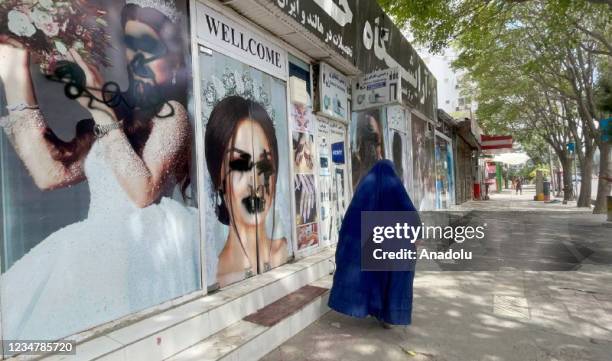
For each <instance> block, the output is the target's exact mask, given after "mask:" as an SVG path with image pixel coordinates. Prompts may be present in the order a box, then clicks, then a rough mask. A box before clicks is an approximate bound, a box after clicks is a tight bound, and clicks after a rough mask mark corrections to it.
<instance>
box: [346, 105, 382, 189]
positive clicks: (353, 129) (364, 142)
mask: <svg viewBox="0 0 612 361" xmlns="http://www.w3.org/2000/svg"><path fill="white" fill-rule="evenodd" d="M386 130H387V118H386V108H384V107H382V108H374V109H368V110H362V111H358V112H353V119H352V121H351V124H350V134H351V166H352V170H353V174H352V181H353V190H355V189H357V185H358V184H359V181H360V180H361V178H362V177H363V176H364V175H366V174H367V173H368V171H369V170H370V168H372V166H373V165H374V163H376V162H377V161H379V160H381V159H384V158H385V157H386V156H385V145H386V144H387V140H386V139H385V138H386V135H387V131H386Z"/></svg>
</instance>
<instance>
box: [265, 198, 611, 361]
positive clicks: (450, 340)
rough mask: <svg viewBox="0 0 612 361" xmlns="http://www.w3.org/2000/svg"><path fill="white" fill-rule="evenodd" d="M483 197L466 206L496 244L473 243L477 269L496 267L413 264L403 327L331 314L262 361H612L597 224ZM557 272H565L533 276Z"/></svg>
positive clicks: (558, 208) (591, 218)
mask: <svg viewBox="0 0 612 361" xmlns="http://www.w3.org/2000/svg"><path fill="white" fill-rule="evenodd" d="M491 198H492V199H491V200H490V201H481V202H469V203H468V204H467V205H466V206H465V209H468V210H469V209H473V210H476V211H477V213H479V214H482V215H483V217H486V218H487V221H488V222H490V223H492V226H493V227H497V228H494V229H496V232H493V233H494V234H496V235H499V236H498V237H497V239H493V240H490V241H489V242H488V243H486V244H482V245H481V246H480V249H481V250H484V251H483V252H482V253H483V254H482V255H481V258H482V259H484V261H483V262H486V261H487V259H491V260H495V262H493V261H491V262H490V263H483V264H484V265H486V266H487V267H489V268H485V269H484V271H480V270H478V271H453V268H452V267H450V268H449V267H448V265H444V264H438V265H435V266H436V267H438V268H429V267H418V268H417V269H418V270H417V276H416V278H415V288H414V311H413V324H412V325H411V326H409V327H395V328H393V329H391V330H385V329H383V328H381V327H380V326H379V325H378V323H377V322H376V320H374V319H372V318H368V319H353V318H350V317H346V316H344V315H341V314H338V313H336V312H334V311H331V312H329V313H327V314H326V315H325V316H324V317H322V318H321V319H319V320H318V321H317V322H315V323H314V324H312V325H311V326H309V327H308V328H306V329H305V330H304V331H302V332H301V333H299V334H298V335H296V336H295V337H293V338H292V339H290V340H289V341H287V342H286V343H284V344H283V345H281V346H280V347H279V348H277V349H276V350H274V351H273V352H271V353H270V354H268V355H267V356H266V357H265V358H264V360H266V361H280V360H291V361H302V360H304V361H306V360H347V361H349V360H350V361H357V360H376V361H385V360H414V361H420V360H440V361H455V360H456V361H472V360H474V361H514V360H516V361H531V360H538V361H539V360H550V361H552V360H555V361H570V360H572V361H573V360H576V361H578V360H580V361H591V360H592V361H610V360H612V262H611V261H610V258H611V257H612V240H610V239H609V237H607V236H606V235H609V234H610V232H609V228H606V227H605V226H603V225H602V223H603V222H604V220H605V217H603V216H599V215H592V214H590V210H588V209H577V208H576V207H575V204H574V205H572V204H568V205H563V204H560V203H558V204H546V203H543V202H534V201H532V199H533V191H530V189H529V188H528V189H527V190H526V191H524V192H523V196H520V195H518V196H517V195H514V194H510V193H509V192H502V193H501V194H494V195H493V196H492V197H491ZM483 210H484V211H485V212H480V211H483ZM488 211H490V212H488ZM558 212H561V213H558ZM508 218H510V219H508ZM521 225H523V228H521V227H520V226H521ZM510 228H512V229H515V230H514V231H512V232H513V233H512V232H510V234H508V233H509V232H508V231H505V230H508V229H510ZM516 228H518V229H516ZM536 229H537V232H536V231H535V230H536ZM494 238H495V237H494ZM530 245H534V246H536V247H537V248H536V247H530ZM536 249H537V252H536ZM487 257H488V258H487ZM528 259H529V262H530V263H529V262H526V260H528ZM570 259H571V260H570ZM500 260H501V261H502V262H500ZM523 260H525V262H522V261H523ZM538 260H542V261H541V262H538ZM542 264H543V265H544V266H545V267H542V268H540V266H542ZM506 265H513V267H506ZM559 265H560V266H563V267H561V269H572V270H571V271H541V269H548V268H546V267H553V269H555V268H556V267H559ZM451 266H452V265H451ZM566 266H567V267H566ZM493 267H496V268H493ZM568 267H569V268H568ZM432 269H434V270H433V271H432ZM437 269H447V271H438V270H437ZM448 269H450V271H448ZM477 269H478V268H477Z"/></svg>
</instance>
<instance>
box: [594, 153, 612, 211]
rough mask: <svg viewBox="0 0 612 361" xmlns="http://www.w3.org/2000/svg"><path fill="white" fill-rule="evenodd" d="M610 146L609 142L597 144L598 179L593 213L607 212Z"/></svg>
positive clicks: (611, 182)
mask: <svg viewBox="0 0 612 361" xmlns="http://www.w3.org/2000/svg"><path fill="white" fill-rule="evenodd" d="M610 152H612V147H610V143H609V142H601V144H600V146H599V179H598V180H597V199H596V200H595V209H593V213H607V212H608V206H607V198H608V196H609V195H610V190H612V155H611V154H610Z"/></svg>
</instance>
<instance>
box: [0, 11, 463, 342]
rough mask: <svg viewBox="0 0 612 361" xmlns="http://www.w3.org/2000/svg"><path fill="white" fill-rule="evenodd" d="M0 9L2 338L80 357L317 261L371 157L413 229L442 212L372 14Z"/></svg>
mask: <svg viewBox="0 0 612 361" xmlns="http://www.w3.org/2000/svg"><path fill="white" fill-rule="evenodd" d="M5 4H8V5H10V7H7V6H8V5H5ZM5 4H2V5H0V16H1V17H3V18H5V20H7V21H5V22H3V24H5V25H2V26H1V27H0V32H2V34H3V35H8V36H9V37H10V38H12V39H14V40H16V41H18V42H19V43H20V44H22V46H23V47H22V48H14V47H10V46H8V45H6V44H3V45H0V46H1V49H0V50H1V51H2V52H3V54H5V55H6V57H5V58H9V59H11V61H13V62H14V63H13V64H21V66H20V67H17V68H15V69H14V70H13V72H5V71H3V72H2V73H1V76H2V77H3V79H2V80H3V83H4V84H7V83H8V82H11V84H14V86H12V87H11V88H8V87H6V88H5V99H3V100H2V101H0V104H1V105H2V107H1V109H2V111H1V113H0V115H2V123H1V125H2V128H3V132H2V134H1V135H0V161H1V162H2V164H1V165H2V167H1V174H0V182H1V185H2V194H1V196H2V202H1V204H2V208H1V212H2V219H3V222H2V233H3V237H2V244H1V250H2V255H1V256H2V257H1V258H0V266H1V270H2V282H1V283H2V285H1V286H2V287H1V292H0V301H1V302H0V305H1V309H0V311H1V316H2V317H1V322H0V325H1V328H0V331H1V336H2V337H1V338H2V339H13V340H20V339H23V340H25V339H49V340H56V339H61V338H66V337H76V338H77V339H78V338H81V339H85V338H87V337H88V336H87V335H90V334H91V333H92V332H93V333H95V332H97V331H96V330H99V329H100V328H101V327H102V328H104V327H106V328H109V327H113V325H116V324H117V323H119V324H121V322H122V321H121V320H125V319H126V318H129V317H130V315H134V314H142V312H146V311H147V310H156V312H157V311H159V310H164V309H168V308H171V307H174V306H175V305H176V304H177V302H184V301H186V300H195V299H200V298H202V299H205V298H206V297H208V296H207V294H208V293H210V292H212V291H216V290H221V291H222V290H223V289H224V288H226V287H228V286H230V285H232V284H236V283H239V282H242V281H244V280H246V279H248V278H252V277H262V276H263V275H265V273H266V272H269V271H270V270H273V269H276V268H277V267H280V266H282V265H284V264H285V263H287V262H289V261H291V260H296V259H301V258H304V257H306V256H309V255H313V254H316V253H317V252H320V251H322V250H324V249H327V248H328V247H329V246H333V244H335V242H337V234H338V230H339V227H340V224H341V221H342V217H343V214H344V210H345V209H346V208H347V206H348V203H349V202H350V199H351V195H352V192H353V191H354V189H355V187H356V186H357V184H358V182H359V180H360V178H361V176H363V174H365V172H367V170H368V169H369V167H370V166H371V165H372V164H373V162H375V161H376V160H377V159H379V158H387V159H390V160H392V161H393V162H394V164H395V165H396V170H397V172H398V174H399V175H400V177H402V179H403V180H404V183H405V185H406V188H407V190H408V191H409V193H410V195H411V197H412V198H413V200H414V202H415V205H417V207H418V208H419V209H420V210H427V209H434V208H436V205H438V208H441V207H442V206H441V205H442V204H443V203H444V204H450V203H453V202H454V201H455V200H454V199H455V197H454V195H453V194H454V189H455V188H457V189H459V184H458V182H457V185H454V183H455V182H454V181H452V180H453V179H454V174H457V167H458V166H459V165H458V164H459V162H460V158H459V157H458V156H455V155H454V154H455V153H454V152H452V151H451V149H454V146H453V145H452V142H451V140H452V139H451V137H452V134H450V133H448V134H446V133H444V132H440V133H439V134H438V135H436V124H437V121H438V120H437V113H436V109H437V100H436V99H437V83H436V79H435V77H434V76H433V75H432V73H431V72H430V71H429V69H428V68H427V66H426V64H425V63H424V62H423V60H422V59H421V58H420V57H419V56H418V54H417V53H416V51H415V50H414V49H413V48H412V46H411V45H410V44H409V42H408V41H407V40H406V39H405V38H404V37H403V36H402V34H401V32H400V31H399V29H397V27H396V26H395V25H394V24H393V23H392V21H391V19H390V18H389V17H388V16H387V15H386V14H384V12H383V11H382V9H381V8H380V7H379V5H378V4H377V3H376V1H374V0H348V1H341V2H340V3H339V4H338V3H336V2H332V1H327V0H326V1H320V0H312V1H300V2H298V1H285V0H282V1H269V0H239V1H220V2H217V1H199V0H198V1H186V0H185V1H167V0H159V1H144V0H127V1H125V2H124V1H117V2H111V3H108V4H107V3H105V4H104V5H101V3H99V2H93V1H91V2H90V1H79V2H62V3H59V2H58V3H57V4H55V3H53V4H47V2H44V3H43V2H40V3H39V4H38V5H35V7H34V8H32V9H27V8H26V7H25V5H23V4H22V2H19V1H17V2H14V1H9V2H5ZM75 34H77V35H78V36H75ZM1 65H2V66H3V67H6V66H7V64H5V63H2V64H1ZM15 74H17V75H18V76H16V77H15V78H11V77H12V76H13V75H15ZM453 156H454V159H457V161H456V163H457V166H454V165H452V164H454V163H455V162H454V161H449V159H453ZM438 166H439V168H440V172H443V174H442V175H441V177H440V179H436V176H435V172H431V170H432V169H437V168H438ZM453 172H454V173H453ZM438 183H439V184H438ZM461 187H463V186H461ZM461 189H463V188H461ZM462 192H463V191H462ZM457 201H459V200H458V199H457ZM151 280H155V281H154V282H152V281H151Z"/></svg>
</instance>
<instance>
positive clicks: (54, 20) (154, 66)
mask: <svg viewBox="0 0 612 361" xmlns="http://www.w3.org/2000/svg"><path fill="white" fill-rule="evenodd" d="M22 3H23V2H14V1H5V2H3V3H2V4H0V18H1V20H0V24H3V25H1V26H0V32H1V33H2V35H3V36H7V37H8V38H9V39H10V41H6V42H3V43H2V44H1V45H0V54H1V56H0V78H1V79H2V83H3V85H4V95H5V97H4V98H5V99H2V100H0V115H2V116H3V118H2V121H1V122H0V125H1V126H2V131H1V132H0V147H1V148H0V159H1V174H0V182H1V189H2V205H1V206H2V215H3V225H2V232H3V235H2V247H1V251H2V254H1V263H2V266H3V268H2V276H1V277H2V279H1V290H0V304H1V306H2V309H1V312H2V318H1V319H2V336H3V338H4V339H58V338H62V337H65V336H68V335H71V334H74V333H77V332H80V331H83V330H85V329H88V328H91V327H94V326H96V325H99V324H101V323H104V322H108V321H111V320H114V319H117V318H120V317H122V316H126V315H128V314H130V313H133V312H136V311H140V310H143V309H146V308H149V307H151V306H154V305H157V304H160V303H163V302H165V301H168V300H170V299H173V298H176V297H178V296H181V295H185V294H187V293H190V292H193V291H195V290H197V289H200V288H201V281H200V260H199V254H200V252H199V235H198V221H197V220H198V214H197V213H198V212H197V208H196V207H197V205H196V204H195V200H196V199H197V197H196V193H195V183H196V178H195V176H196V175H195V174H194V173H193V172H191V169H192V166H193V164H194V162H195V156H194V154H193V149H194V147H193V145H192V142H193V139H194V138H193V134H194V124H193V122H192V118H191V117H190V116H189V109H188V103H189V102H188V99H189V97H190V94H189V89H191V82H190V79H191V75H190V64H189V59H190V54H189V34H188V32H187V29H188V26H187V25H188V24H187V20H186V19H187V18H186V2H184V1H177V2H176V3H174V2H173V3H170V2H165V3H164V5H163V6H161V5H160V6H154V5H153V4H155V2H150V1H138V0H129V1H127V2H123V1H114V2H109V3H106V2H105V3H104V5H102V3H101V2H98V1H95V2H94V1H78V2H48V1H47V2H33V3H32V4H33V5H31V6H30V5H28V7H26V6H25V5H19V4H22ZM8 43H10V44H12V45H8ZM151 280H155V281H154V282H152V281H151Z"/></svg>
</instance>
